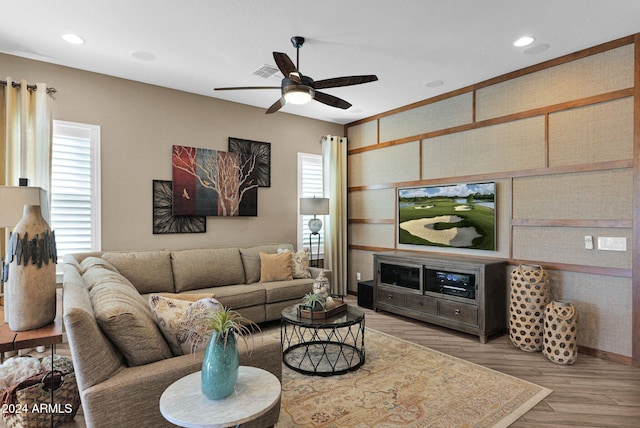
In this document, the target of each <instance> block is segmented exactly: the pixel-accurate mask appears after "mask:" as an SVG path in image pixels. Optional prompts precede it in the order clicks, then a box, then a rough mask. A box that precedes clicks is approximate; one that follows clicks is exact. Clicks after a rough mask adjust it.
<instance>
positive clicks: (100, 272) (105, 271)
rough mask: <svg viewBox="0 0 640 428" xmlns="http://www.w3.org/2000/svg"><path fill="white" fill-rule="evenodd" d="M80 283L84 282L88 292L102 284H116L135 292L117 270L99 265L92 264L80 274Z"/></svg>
mask: <svg viewBox="0 0 640 428" xmlns="http://www.w3.org/2000/svg"><path fill="white" fill-rule="evenodd" d="M105 263H108V262H105ZM82 281H83V282H84V284H85V286H86V287H87V290H88V291H91V290H92V289H93V288H94V287H95V286H96V285H100V284H104V283H118V284H122V285H126V286H128V287H130V288H131V289H132V290H133V291H136V292H137V290H136V288H135V287H134V286H133V284H131V282H130V281H129V280H128V279H127V278H125V277H124V276H123V275H122V274H120V273H119V272H118V271H117V270H112V269H111V268H109V267H107V266H105V265H103V264H100V263H95V264H92V265H91V266H90V267H89V268H87V270H85V271H84V273H83V274H82Z"/></svg>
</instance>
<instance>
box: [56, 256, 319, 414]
mask: <svg viewBox="0 0 640 428" xmlns="http://www.w3.org/2000/svg"><path fill="white" fill-rule="evenodd" d="M287 247H288V248H289V249H291V247H290V246H287V245H278V244H269V245H260V246H251V247H246V248H239V247H233V248H211V249H193V250H172V251H169V250H167V251H129V252H94V253H81V254H70V255H67V256H65V265H64V283H63V288H64V294H63V302H64V303H63V308H64V325H65V329H66V333H67V336H68V340H69V345H70V349H71V353H72V356H73V361H74V365H75V371H76V377H77V380H78V386H79V389H80V395H81V399H82V407H83V411H84V415H85V419H86V422H87V426H89V427H123V426H141V427H142V426H153V427H161V426H172V425H171V424H170V423H168V422H167V421H165V419H164V418H163V417H162V415H161V413H160V410H159V406H158V403H159V399H160V395H161V394H162V392H163V391H164V389H165V388H166V387H168V386H169V385H170V384H171V383H173V382H174V381H176V380H178V379H179V378H181V377H183V376H185V375H187V374H189V373H192V372H195V371H198V370H200V368H201V364H202V358H203V352H197V353H195V354H186V355H176V353H175V348H173V349H174V350H173V351H172V348H171V347H170V346H169V345H168V343H167V341H166V340H165V337H163V336H162V331H161V330H160V329H159V328H158V326H157V325H156V323H155V322H154V321H156V320H154V318H153V314H152V313H151V309H150V308H149V305H148V300H149V296H150V295H151V294H154V293H164V294H162V295H163V296H165V297H167V296H168V297H170V298H172V297H177V298H180V297H183V296H184V295H185V294H198V295H215V298H216V299H217V300H218V301H219V302H220V303H221V304H222V305H224V306H227V307H231V308H232V309H234V310H236V311H238V312H239V313H240V314H241V315H243V316H244V317H246V318H249V319H250V320H252V321H254V322H256V323H261V322H264V321H271V320H278V319H280V313H281V311H282V309H283V308H285V307H287V306H289V305H292V304H294V303H298V302H300V300H301V299H302V296H303V295H304V294H306V293H308V292H309V291H311V290H312V288H313V280H314V278H316V277H317V276H318V274H319V269H315V268H309V269H308V272H307V273H306V275H304V273H305V271H307V269H300V267H301V266H300V264H295V263H292V273H293V272H296V273H297V275H296V276H307V277H306V278H292V276H291V275H286V274H285V275H284V276H283V275H281V272H279V270H280V268H279V267H281V266H283V265H282V258H280V262H279V263H280V264H279V265H278V264H277V263H276V264H272V262H271V260H275V259H276V255H277V254H278V252H279V249H282V248H287ZM280 251H282V250H280ZM261 253H263V254H262V255H261ZM266 254H270V255H271V256H269V257H270V258H269V259H267V258H266V257H267V256H266ZM292 254H294V255H295V254H296V253H293V252H292ZM298 255H299V253H298ZM261 257H262V258H263V261H264V263H262V262H261ZM294 258H295V257H294ZM267 260H269V262H268V263H267ZM280 276H283V277H282V278H280ZM288 278H291V279H288ZM240 364H243V365H251V366H256V367H261V368H263V369H265V370H268V371H270V372H272V373H274V374H275V375H276V376H277V377H278V378H279V379H281V378H282V355H281V349H280V343H279V341H278V340H277V339H274V338H272V337H267V336H264V337H262V336H259V337H258V338H256V340H255V341H254V343H253V350H252V352H249V350H248V349H244V348H243V347H240ZM279 412H280V406H279V405H277V406H276V407H274V408H273V409H272V410H271V411H270V412H269V413H267V414H265V415H263V416H262V417H260V418H259V419H258V420H256V421H254V422H252V423H248V424H246V425H243V426H270V425H274V424H275V423H276V422H277V420H278V416H279Z"/></svg>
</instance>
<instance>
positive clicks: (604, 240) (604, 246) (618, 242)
mask: <svg viewBox="0 0 640 428" xmlns="http://www.w3.org/2000/svg"><path fill="white" fill-rule="evenodd" d="M598 250H605V251H627V238H625V237H608V236H598Z"/></svg>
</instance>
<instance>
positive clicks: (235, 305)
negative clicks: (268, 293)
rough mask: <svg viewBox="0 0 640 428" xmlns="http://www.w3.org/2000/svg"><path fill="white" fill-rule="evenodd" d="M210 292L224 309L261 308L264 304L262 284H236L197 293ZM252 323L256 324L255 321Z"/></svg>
mask: <svg viewBox="0 0 640 428" xmlns="http://www.w3.org/2000/svg"><path fill="white" fill-rule="evenodd" d="M210 291H211V292H213V291H215V293H216V299H217V300H218V301H219V302H220V303H222V305H223V306H224V307H225V308H231V309H233V310H238V309H240V308H246V307H249V306H263V305H264V303H265V300H264V299H265V294H264V287H262V284H260V285H258V284H250V285H246V284H236V285H227V286H226V287H215V288H209V289H206V290H198V292H199V293H203V292H210ZM252 321H254V322H257V321H255V320H252Z"/></svg>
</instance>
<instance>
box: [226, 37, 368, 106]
mask: <svg viewBox="0 0 640 428" xmlns="http://www.w3.org/2000/svg"><path fill="white" fill-rule="evenodd" d="M291 43H292V44H293V47H294V48H296V64H295V65H294V64H293V62H292V61H291V59H290V58H289V56H288V55H287V54H286V53H282V52H274V53H273V59H275V61H276V65H277V66H278V68H279V69H280V71H281V72H282V74H283V75H284V79H282V83H281V84H280V86H244V87H232V88H214V91H235V90H246V89H280V90H281V91H282V96H281V97H280V99H279V100H278V101H276V102H275V103H273V105H271V107H269V108H268V109H267V111H266V113H267V114H271V113H275V112H277V111H278V110H280V109H281V108H282V107H284V106H285V105H286V104H288V103H290V104H305V103H307V102H309V101H311V100H312V99H315V100H316V101H320V102H321V103H323V104H326V105H328V106H331V107H336V108H341V109H348V108H349V107H351V104H350V103H348V102H346V101H345V100H343V99H340V98H338V97H335V96H333V95H329V94H326V93H324V92H320V91H318V89H327V88H337V87H339V86H351V85H359V84H361V83H368V82H375V81H376V80H378V78H377V77H376V76H375V75H373V74H369V75H362V76H345V77H334V78H332V79H323V80H318V81H314V80H313V79H312V78H311V77H309V76H305V75H303V74H302V73H300V48H301V47H302V45H303V44H304V37H301V36H294V37H292V38H291Z"/></svg>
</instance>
